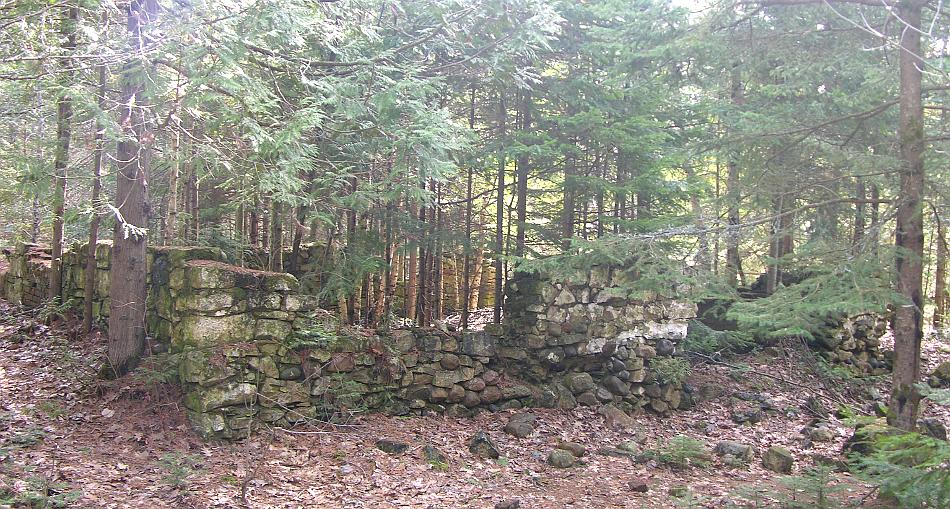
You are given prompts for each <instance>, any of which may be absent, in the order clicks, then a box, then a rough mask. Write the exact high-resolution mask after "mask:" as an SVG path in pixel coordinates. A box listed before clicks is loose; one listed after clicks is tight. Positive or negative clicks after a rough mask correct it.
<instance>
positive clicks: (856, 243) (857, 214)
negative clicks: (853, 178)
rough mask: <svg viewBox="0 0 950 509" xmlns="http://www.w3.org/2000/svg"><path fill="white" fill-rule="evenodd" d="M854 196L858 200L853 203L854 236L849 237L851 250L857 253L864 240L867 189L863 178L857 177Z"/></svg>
mask: <svg viewBox="0 0 950 509" xmlns="http://www.w3.org/2000/svg"><path fill="white" fill-rule="evenodd" d="M854 194H855V196H854V197H855V198H856V199H857V200H858V201H857V202H856V203H855V204H854V236H853V237H852V238H851V245H852V246H853V248H852V252H853V253H855V254H857V253H858V252H859V251H860V245H861V243H862V242H863V241H864V228H865V226H866V225H865V221H866V218H865V216H866V213H865V211H866V210H867V203H865V199H866V198H867V189H866V188H865V187H864V179H862V178H861V177H858V179H857V182H856V183H855V185H854Z"/></svg>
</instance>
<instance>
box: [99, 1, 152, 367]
mask: <svg viewBox="0 0 950 509" xmlns="http://www.w3.org/2000/svg"><path fill="white" fill-rule="evenodd" d="M157 17H158V3H157V2H156V1H155V0H132V2H131V3H130V5H129V11H128V25H127V27H128V33H129V47H130V51H131V52H132V53H135V54H136V55H135V56H136V59H135V62H133V63H129V64H127V65H126V71H127V72H126V73H124V74H125V76H126V78H125V82H124V83H123V85H122V100H121V102H120V109H119V126H121V128H122V130H123V136H122V139H121V140H120V141H119V143H118V146H117V148H116V158H117V162H118V174H117V178H116V180H117V181H116V205H117V207H118V211H119V213H120V214H121V218H120V219H121V220H117V221H116V225H115V232H114V233H113V246H112V269H111V286H110V288H111V305H110V308H109V347H108V357H109V363H110V367H111V369H112V371H113V373H114V374H115V375H116V376H121V375H123V374H125V373H127V372H128V371H129V370H131V369H132V368H134V367H135V366H136V365H137V364H138V360H139V358H140V356H141V354H142V351H143V349H144V347H145V293H146V272H145V269H146V267H145V259H146V243H147V235H146V230H145V229H146V228H147V227H148V217H149V204H148V180H147V174H148V164H149V150H150V144H151V140H152V133H151V132H150V131H149V130H148V128H147V126H146V124H145V114H144V108H145V107H146V104H147V97H146V95H145V93H144V89H145V84H146V79H145V77H144V76H143V74H144V73H143V72H141V70H138V72H136V71H137V70H136V69H134V66H135V65H141V62H144V61H145V50H146V40H147V36H146V32H147V30H148V25H149V24H150V23H152V22H154V21H155V19H156V18H157Z"/></svg>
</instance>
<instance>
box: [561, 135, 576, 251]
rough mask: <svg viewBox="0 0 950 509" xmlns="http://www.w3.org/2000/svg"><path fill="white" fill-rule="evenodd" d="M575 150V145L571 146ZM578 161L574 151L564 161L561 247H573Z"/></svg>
mask: <svg viewBox="0 0 950 509" xmlns="http://www.w3.org/2000/svg"><path fill="white" fill-rule="evenodd" d="M571 150H573V147H572V148H571ZM576 163H577V161H576V159H575V157H574V155H573V153H571V154H568V155H567V158H566V159H565V161H564V205H563V209H562V211H561V249H563V250H565V251H567V250H568V249H570V248H571V239H572V238H574V189H573V187H574V170H575V169H574V165H575V164H576Z"/></svg>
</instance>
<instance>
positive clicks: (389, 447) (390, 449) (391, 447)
mask: <svg viewBox="0 0 950 509" xmlns="http://www.w3.org/2000/svg"><path fill="white" fill-rule="evenodd" d="M376 448H377V449H379V450H380V451H383V452H385V453H387V454H402V453H404V452H406V451H408V450H409V444H407V443H404V442H396V441H395V440H386V439H380V440H377V441H376Z"/></svg>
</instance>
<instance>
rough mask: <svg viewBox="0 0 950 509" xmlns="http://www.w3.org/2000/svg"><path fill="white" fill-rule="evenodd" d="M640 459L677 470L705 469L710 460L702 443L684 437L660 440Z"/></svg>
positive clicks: (678, 436)
mask: <svg viewBox="0 0 950 509" xmlns="http://www.w3.org/2000/svg"><path fill="white" fill-rule="evenodd" d="M640 457H641V459H643V460H647V461H649V460H656V462H657V463H661V464H663V465H668V466H671V467H673V468H677V469H685V468H688V467H705V466H707V465H709V462H710V459H711V456H710V454H709V451H708V450H706V446H705V445H703V443H702V442H700V441H699V440H696V439H693V438H690V437H687V436H684V435H677V436H675V437H673V438H670V439H669V440H662V441H660V443H659V444H657V446H656V447H655V448H653V449H648V450H646V451H644V452H643V453H642V454H641V455H640Z"/></svg>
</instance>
